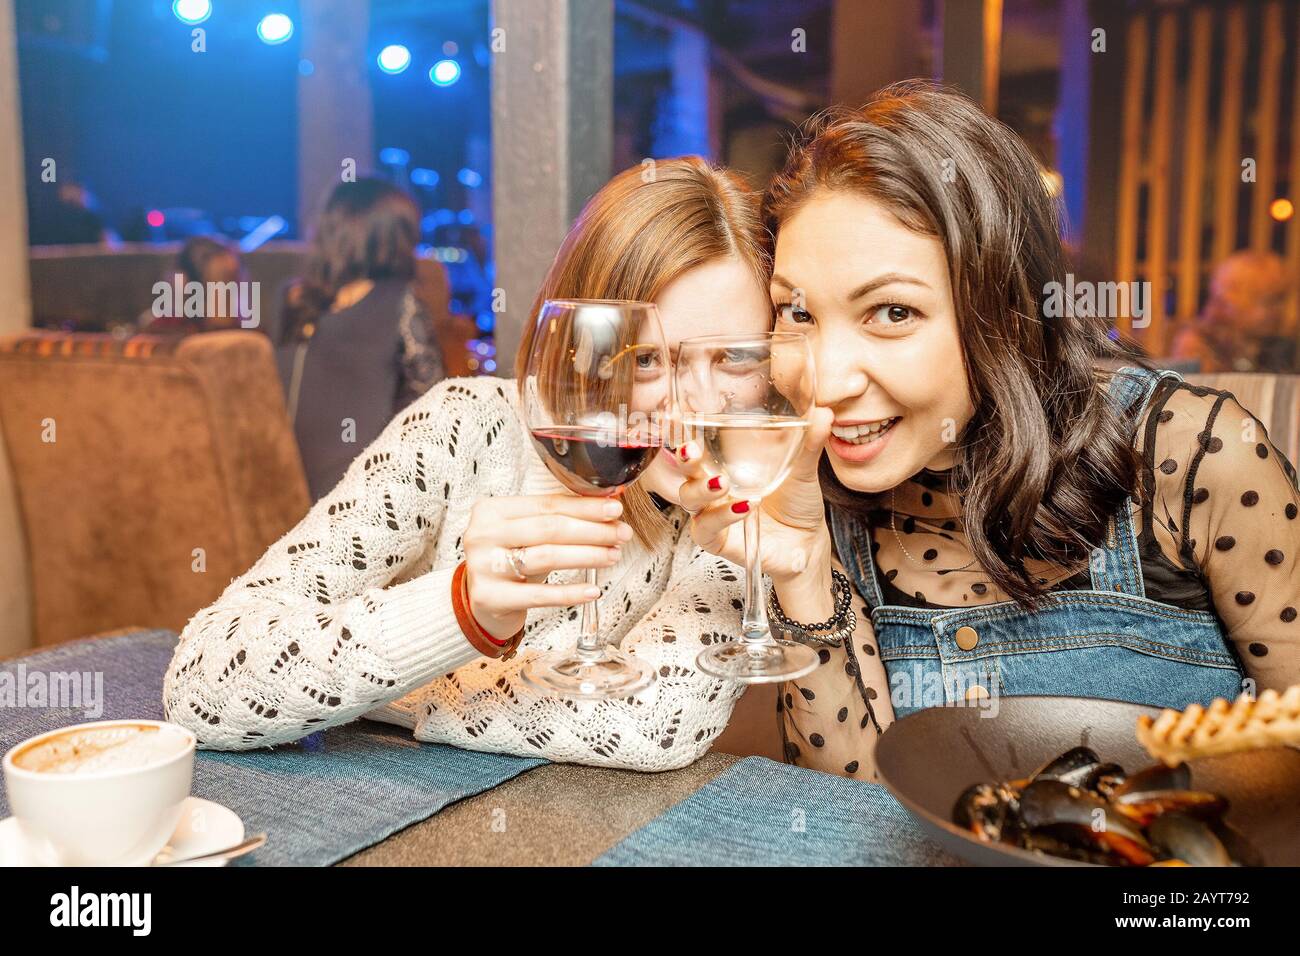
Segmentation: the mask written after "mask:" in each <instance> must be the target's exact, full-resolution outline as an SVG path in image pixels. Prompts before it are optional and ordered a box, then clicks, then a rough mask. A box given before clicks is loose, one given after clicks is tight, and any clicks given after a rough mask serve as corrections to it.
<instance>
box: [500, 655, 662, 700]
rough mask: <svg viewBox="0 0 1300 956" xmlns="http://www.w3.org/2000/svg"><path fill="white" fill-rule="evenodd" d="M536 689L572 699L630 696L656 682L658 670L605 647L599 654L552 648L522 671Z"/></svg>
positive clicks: (523, 675) (529, 684) (527, 682)
mask: <svg viewBox="0 0 1300 956" xmlns="http://www.w3.org/2000/svg"><path fill="white" fill-rule="evenodd" d="M520 676H521V677H522V678H523V680H524V683H525V684H527V685H528V686H529V687H532V688H533V689H534V690H538V691H541V692H542V693H544V694H548V695H550V696H555V697H567V698H570V699H571V700H609V699H618V698H621V697H631V696H632V695H633V694H635V693H637V692H638V691H642V690H645V689H646V688H647V687H649V686H650V685H651V684H653V683H654V682H655V676H656V674H655V670H654V668H653V667H651V666H650V665H649V664H647V663H646V662H645V661H642V660H638V659H637V658H635V657H633V656H631V655H630V654H624V653H622V652H621V651H617V650H613V649H611V648H605V649H604V650H603V651H602V652H601V654H600V656H599V657H595V658H587V657H582V656H580V655H579V654H578V653H577V651H573V650H567V651H552V652H551V653H549V654H543V655H541V656H540V657H535V658H533V659H532V660H531V661H529V662H528V663H527V664H525V665H524V667H523V670H522V671H521V672H520Z"/></svg>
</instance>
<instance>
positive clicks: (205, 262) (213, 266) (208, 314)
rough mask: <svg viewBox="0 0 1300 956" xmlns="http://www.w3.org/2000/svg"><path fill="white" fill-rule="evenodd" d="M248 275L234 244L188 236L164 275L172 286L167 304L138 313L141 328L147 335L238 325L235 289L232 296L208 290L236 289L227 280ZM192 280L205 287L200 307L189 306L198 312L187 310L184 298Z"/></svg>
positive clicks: (235, 280)
mask: <svg viewBox="0 0 1300 956" xmlns="http://www.w3.org/2000/svg"><path fill="white" fill-rule="evenodd" d="M247 279H248V275H247V273H246V272H245V271H244V266H243V262H242V261H241V260H240V258H239V252H238V250H236V249H235V248H234V247H233V246H231V245H229V244H228V243H226V242H224V241H223V240H221V239H214V238H212V237H209V236H195V237H194V238H192V239H187V240H186V241H185V245H183V246H182V247H181V251H180V253H179V254H177V256H176V265H175V267H174V269H173V270H172V272H171V273H170V274H169V275H167V276H166V278H165V279H164V281H165V282H168V283H171V284H172V286H173V294H171V295H168V296H166V297H164V298H165V299H166V305H169V306H170V308H157V307H155V308H154V310H153V311H150V312H146V313H144V314H143V315H142V316H141V317H140V331H141V332H143V333H144V334H146V335H194V334H195V333H197V332H219V331H223V330H225V329H237V328H240V327H241V326H240V316H239V314H238V313H239V302H240V300H239V297H238V292H237V291H236V292H235V295H234V296H233V297H232V296H230V295H226V294H218V295H210V294H209V290H212V289H214V288H217V287H218V286H220V287H221V288H222V289H230V290H237V289H238V286H236V285H230V283H241V282H244V281H246V280H247ZM192 282H194V283H198V284H200V285H201V286H202V287H203V290H204V292H203V298H202V308H201V309H190V310H188V311H189V312H191V313H193V312H195V311H197V312H199V314H197V315H195V314H189V315H187V314H186V312H187V309H186V300H187V298H190V297H189V293H188V291H187V290H191V289H192V287H191V286H190V283H192ZM177 293H179V294H177ZM157 301H158V300H157V299H156V300H155V302H157ZM192 301H193V300H192ZM159 312H162V313H163V314H161V315H160V314H158V313H159Z"/></svg>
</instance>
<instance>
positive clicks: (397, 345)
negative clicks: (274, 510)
mask: <svg viewBox="0 0 1300 956" xmlns="http://www.w3.org/2000/svg"><path fill="white" fill-rule="evenodd" d="M419 238H420V210H419V207H418V206H417V205H416V203H415V201H414V200H412V199H411V197H410V196H408V195H407V194H406V193H405V192H403V191H402V190H401V189H399V188H398V187H397V186H394V185H393V184H391V183H389V182H386V181H384V180H381V179H374V178H362V179H359V180H357V181H356V182H345V183H340V184H339V185H338V186H337V187H335V189H334V192H333V193H332V194H331V196H330V199H329V202H328V203H327V204H326V207H325V211H324V213H323V214H322V216H321V218H320V222H319V223H318V225H317V227H316V235H315V239H314V241H313V244H312V250H311V253H310V256H309V258H308V261H307V267H306V270H305V272H304V275H303V276H302V277H301V278H300V279H298V280H296V281H295V282H293V283H291V284H290V285H289V287H288V289H287V290H286V292H285V298H284V308H283V310H282V312H281V315H280V316H279V318H278V320H277V321H276V322H275V323H274V325H275V328H273V329H271V330H270V331H271V335H272V339H273V340H274V341H275V342H276V343H277V348H276V361H277V365H278V366H279V370H280V375H281V379H282V381H283V382H284V387H285V392H286V397H287V400H288V407H289V417H290V418H291V419H292V420H293V425H294V432H295V434H296V436H297V439H298V446H299V449H300V450H301V452H302V459H303V465H304V467H305V468H306V471H307V483H308V485H309V486H310V488H311V493H312V499H313V500H317V499H319V498H320V497H321V495H323V494H324V493H325V492H327V491H328V490H329V489H330V488H332V487H334V485H336V484H337V483H338V481H339V479H340V478H342V477H343V473H344V472H345V471H346V470H347V467H348V465H349V464H350V463H351V461H352V459H353V458H355V457H356V454H357V452H358V451H359V450H360V449H362V448H364V447H366V446H367V445H369V444H370V443H371V442H372V441H374V440H375V439H376V438H378V437H379V433H380V432H381V431H383V429H384V426H385V425H387V424H388V422H389V420H390V419H391V418H392V417H393V415H394V414H396V413H397V412H398V411H399V410H401V409H402V408H404V407H405V406H406V405H408V404H410V403H411V402H412V401H414V400H415V399H416V398H418V397H419V396H421V395H423V394H424V393H425V392H427V391H428V390H429V389H430V388H431V387H433V386H434V385H435V384H437V383H438V382H439V381H441V380H442V379H443V378H444V377H445V376H446V366H445V363H444V361H443V355H442V350H441V349H440V348H439V346H438V342H437V338H436V335H435V332H434V327H433V321H432V319H431V318H430V314H429V312H428V310H427V308H426V306H425V305H424V304H422V301H421V299H422V298H424V297H423V296H422V295H421V294H420V291H421V290H420V289H419V288H418V287H417V272H416V255H415V246H416V243H417V242H418V241H419Z"/></svg>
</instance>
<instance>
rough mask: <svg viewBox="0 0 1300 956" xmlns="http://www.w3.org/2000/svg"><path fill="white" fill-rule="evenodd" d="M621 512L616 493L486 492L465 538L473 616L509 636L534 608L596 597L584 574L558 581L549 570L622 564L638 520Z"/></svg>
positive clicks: (501, 635) (502, 636) (498, 634)
mask: <svg viewBox="0 0 1300 956" xmlns="http://www.w3.org/2000/svg"><path fill="white" fill-rule="evenodd" d="M622 514H623V505H622V503H621V502H619V501H618V500H617V499H609V498H579V497H577V496H574V495H527V496H522V497H513V498H480V499H479V500H478V501H476V502H475V503H474V507H473V509H472V510H471V511H470V517H469V524H468V525H467V526H466V528H465V534H464V537H463V538H462V539H461V544H462V546H463V547H464V549H465V573H466V575H467V576H468V581H467V583H468V587H469V603H470V612H471V613H472V614H473V615H474V619H475V620H476V621H477V622H478V623H479V625H480V626H481V627H482V628H483V629H484V630H486V631H487V632H488V633H489V634H491V635H492V636H493V637H495V638H497V639H499V640H505V639H506V638H508V637H509V636H510V635H512V634H514V633H515V632H517V631H518V630H519V629H520V628H521V627H523V626H524V620H525V618H526V617H527V616H528V609H529V608H534V607H572V606H574V605H580V604H585V603H587V602H589V601H591V600H592V599H594V598H595V597H597V596H598V595H599V594H600V590H599V588H593V587H592V586H591V585H589V584H588V583H587V582H585V581H579V582H577V583H573V584H553V583H547V582H546V576H547V575H548V574H550V573H551V572H552V571H564V570H572V569H576V570H584V571H585V570H586V569H588V568H605V567H612V566H613V565H615V564H617V563H618V562H619V561H620V560H621V558H622V553H621V550H620V549H621V548H622V546H623V545H625V544H627V542H629V541H631V540H632V527H631V525H628V524H626V523H624V522H622V521H620V520H618V519H619V517H620V516H621V515H622ZM512 553H513V557H514V561H512V560H511V557H512ZM519 572H522V573H523V575H524V576H523V577H522V578H521V577H520V575H519Z"/></svg>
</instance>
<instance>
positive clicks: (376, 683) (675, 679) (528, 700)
mask: <svg viewBox="0 0 1300 956" xmlns="http://www.w3.org/2000/svg"><path fill="white" fill-rule="evenodd" d="M516 394H517V393H516V390H515V385H514V383H513V382H508V381H503V380H501V379H495V378H459V379H449V380H447V381H444V382H443V383H441V384H440V385H438V386H437V387H435V388H434V389H432V390H430V391H429V392H428V393H427V394H425V395H424V396H423V397H421V398H420V399H418V400H417V401H416V402H414V403H413V404H412V405H410V406H408V407H407V408H406V409H405V410H404V411H402V412H401V413H399V414H398V416H397V417H396V418H394V419H393V421H392V422H391V423H390V424H389V425H388V427H387V428H386V429H385V431H384V433H383V434H382V435H381V436H380V437H379V438H378V439H377V440H376V441H375V442H374V444H372V445H371V446H370V447H369V448H367V449H366V450H365V452H364V453H363V454H361V455H360V456H359V457H358V458H357V459H356V460H355V461H353V463H352V465H351V466H350V467H349V468H348V471H347V474H346V475H345V476H344V477H343V480H342V481H341V482H340V483H339V485H338V486H337V487H336V488H335V489H334V490H333V491H332V492H330V493H329V494H328V495H326V496H325V497H324V498H323V499H321V500H320V501H319V502H317V504H316V505H315V507H313V508H312V509H311V511H310V512H309V513H308V514H307V516H306V517H305V518H303V520H302V521H301V522H299V524H298V526H297V527H295V528H294V529H293V530H292V531H290V532H289V533H288V534H286V535H285V536H284V537H283V538H282V539H280V540H279V541H278V542H276V543H275V544H274V545H272V546H271V548H270V549H269V550H268V551H267V552H266V554H264V555H263V556H262V558H261V559H260V560H259V561H258V562H257V564H256V565H254V566H253V568H252V569H251V570H250V571H248V572H247V573H246V574H244V575H243V576H241V577H239V578H237V579H235V580H234V581H233V582H231V584H230V586H229V587H227V588H226V590H225V592H224V593H223V594H222V595H221V597H220V598H219V599H218V600H217V602H216V603H215V604H213V605H212V606H211V607H209V608H206V609H205V610H203V611H200V612H199V613H198V614H196V615H195V616H194V618H193V619H191V620H190V622H189V624H188V625H187V626H186V627H185V629H184V631H183V632H182V633H181V636H180V643H179V646H178V647H177V649H176V653H175V656H174V657H173V659H172V662H171V665H170V666H169V667H168V669H167V675H166V680H165V684H164V689H163V703H164V708H165V711H166V714H167V719H168V720H172V721H175V722H176V723H178V724H181V725H183V726H185V727H188V728H189V729H190V730H192V731H193V732H194V733H195V734H197V735H198V737H199V740H200V743H201V745H202V746H204V747H208V748H215V749H223V750H240V749H249V748H253V747H264V746H268V745H272V744H280V743H287V742H289V741H293V740H297V739H299V738H301V737H303V736H305V735H306V734H309V733H312V732H313V731H316V730H320V729H322V728H325V727H332V726H336V725H338V724H343V723H346V722H348V721H350V720H353V719H355V718H356V717H358V716H366V717H370V718H373V719H376V720H382V721H385V722H388V723H395V724H399V725H401V726H404V727H409V728H410V729H411V730H412V731H413V732H414V735H415V737H416V739H418V740H422V741H430V742H436V743H448V744H454V745H456V746H458V747H464V748H467V749H470V750H487V751H496V752H502V753H513V754H523V755H529V756H541V757H546V758H549V759H551V760H559V761H569V762H574V763H587V764H596V765H599V766H608V767H629V768H633V769H637V770H667V769H670V768H675V767H681V766H685V765H686V764H688V763H690V762H692V761H694V760H696V759H697V758H698V757H700V756H701V755H702V754H703V753H704V752H705V751H706V750H707V749H708V747H709V745H710V743H711V742H712V741H713V739H714V738H715V737H717V735H718V734H719V733H720V732H721V731H722V729H723V727H724V726H725V725H726V723H727V719H728V717H729V716H730V714H731V708H732V706H733V705H734V703H735V701H736V699H737V698H738V697H739V696H740V693H741V691H742V690H743V686H742V685H740V684H737V683H734V682H730V681H719V680H714V679H712V678H709V677H706V676H705V675H703V674H700V673H698V672H697V671H696V670H695V656H696V655H697V654H698V653H699V651H700V649H701V648H702V647H705V646H707V645H710V644H713V643H716V642H718V641H723V640H728V639H730V638H731V636H732V635H735V634H737V633H739V621H740V611H739V608H740V604H741V602H740V597H739V595H740V579H741V577H742V573H743V572H741V571H740V570H739V569H737V568H736V567H735V566H734V565H732V564H730V563H729V562H727V561H724V560H722V559H720V558H717V557H715V556H713V555H710V554H708V553H706V552H703V551H701V550H700V549H698V548H696V547H695V546H694V545H693V543H692V541H691V538H690V534H689V529H688V528H687V527H686V516H685V513H684V512H682V511H681V510H680V509H679V508H673V509H672V510H671V511H670V512H669V513H668V519H669V521H670V523H671V526H672V534H671V536H670V541H671V547H668V546H665V547H664V548H663V550H662V551H661V552H660V553H656V554H651V553H649V552H647V551H646V550H645V549H644V548H643V547H641V546H640V544H639V543H638V542H637V541H636V540H633V541H632V542H631V543H629V544H628V545H625V546H624V548H623V555H624V557H623V561H622V562H621V563H620V564H618V565H616V566H614V567H612V568H610V569H608V570H607V571H602V572H601V575H600V578H599V581H600V583H601V585H602V588H603V590H604V593H603V595H602V597H601V602H600V612H601V628H602V632H603V633H604V634H606V635H608V637H609V639H610V641H611V642H612V643H615V644H618V645H619V646H621V647H622V648H623V649H624V650H626V651H629V652H631V653H633V654H635V655H636V656H637V657H640V658H642V659H644V660H648V661H650V662H651V663H652V664H653V666H654V667H655V669H656V670H657V671H658V672H659V679H658V680H657V681H656V682H655V683H654V684H653V685H652V686H651V687H650V688H648V689H647V690H645V691H643V692H642V693H641V694H640V695H638V696H636V697H634V698H628V699H623V700H613V701H600V702H592V703H588V702H573V701H567V700H562V699H559V698H555V697H548V696H545V695H542V694H539V693H538V692H536V691H534V690H532V689H530V688H529V687H528V686H527V685H525V684H524V683H523V682H522V681H521V680H520V679H519V671H520V668H521V666H522V665H523V664H524V663H525V662H526V661H527V660H528V658H529V657H530V656H532V655H535V654H537V653H539V652H541V651H545V650H550V649H552V648H560V647H571V646H573V645H574V644H575V642H576V641H577V637H578V629H579V624H580V621H579V617H580V615H579V613H578V610H577V609H568V608H566V609H558V610H556V609H539V610H534V611H532V612H531V613H530V614H529V615H528V624H527V629H526V632H525V637H524V641H523V643H522V645H521V647H520V650H519V653H518V654H517V655H516V656H515V657H514V658H513V659H511V660H508V661H501V660H495V659H489V658H484V657H482V656H481V655H479V654H478V652H476V651H475V650H474V649H473V648H472V647H471V646H470V644H469V643H468V642H467V641H466V640H465V638H464V636H463V635H462V633H461V631H460V628H459V626H458V624H457V622H456V617H455V614H454V612H453V610H452V605H451V578H452V574H453V572H454V571H455V568H456V565H457V564H458V563H459V562H460V561H461V559H462V557H463V553H462V550H461V535H462V534H463V533H464V530H465V526H466V524H467V523H468V521H469V512H470V507H471V506H472V505H473V503H474V501H475V500H476V499H478V498H480V497H482V496H484V495H533V494H550V493H555V492H563V490H564V489H563V486H562V485H560V483H559V482H558V481H556V480H555V478H554V477H553V476H552V475H551V474H550V472H549V471H548V470H547V468H546V465H545V464H544V463H543V462H542V460H541V459H540V458H539V457H538V455H537V453H536V452H535V451H534V450H533V447H532V442H531V440H530V439H529V437H528V434H527V432H526V431H525V430H524V428H523V425H522V422H521V420H520V417H519V414H518V411H517V399H516ZM581 573H582V572H580V571H573V572H564V573H556V574H554V575H552V580H569V581H578V580H580V579H581Z"/></svg>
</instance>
